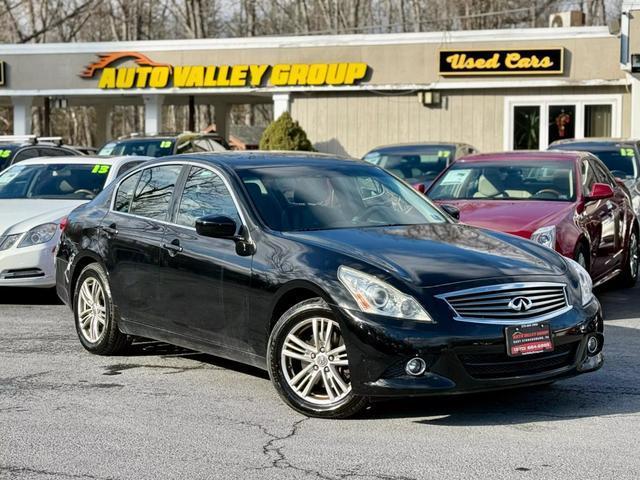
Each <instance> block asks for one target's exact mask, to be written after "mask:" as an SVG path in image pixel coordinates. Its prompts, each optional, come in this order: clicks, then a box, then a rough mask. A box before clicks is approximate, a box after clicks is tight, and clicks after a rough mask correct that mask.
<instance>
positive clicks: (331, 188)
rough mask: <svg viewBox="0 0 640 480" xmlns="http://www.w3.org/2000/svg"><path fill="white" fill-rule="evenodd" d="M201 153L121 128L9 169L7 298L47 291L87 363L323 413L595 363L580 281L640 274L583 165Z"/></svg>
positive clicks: (618, 223)
mask: <svg viewBox="0 0 640 480" xmlns="http://www.w3.org/2000/svg"><path fill="white" fill-rule="evenodd" d="M214 141H215V140H212V138H210V136H199V135H187V136H181V135H177V136H157V137H153V138H140V137H132V138H127V139H121V140H118V141H114V142H110V143H109V144H107V145H105V147H103V148H102V149H101V151H100V155H98V156H86V155H85V156H72V157H64V158H48V159H41V158H39V159H32V160H25V161H20V162H18V163H15V164H13V165H12V166H10V167H9V168H7V169H6V170H5V171H4V172H1V173H0V203H1V202H7V203H6V204H5V205H1V204H0V233H1V234H2V235H1V236H0V286H2V285H31V286H47V285H52V284H55V285H56V288H57V292H58V295H59V296H60V298H61V299H63V301H64V302H65V303H66V304H67V305H68V306H69V307H70V308H71V310H72V312H73V318H74V321H75V327H76V331H77V334H78V338H79V340H80V343H81V344H82V345H83V347H84V348H85V349H86V350H88V351H89V352H92V353H95V354H100V355H110V354H118V353H122V352H124V351H126V349H127V348H128V347H129V345H130V344H131V342H132V340H133V339H134V338H135V337H144V338H151V339H155V340H159V341H164V342H168V343H172V344H176V345H180V346H183V347H185V348H191V349H195V350H199V351H203V352H209V353H212V354H215V355H219V356H222V357H225V358H229V359H232V360H235V361H239V362H243V363H247V364H250V365H254V366H257V367H259V368H264V369H266V370H268V371H269V373H270V377H271V380H272V382H273V384H274V387H275V389H276V390H277V392H278V393H279V394H280V396H281V397H282V398H283V400H284V401H285V402H286V403H287V404H288V405H290V406H291V407H292V408H294V409H296V410H298V411H300V412H302V413H304V414H306V415H311V416H318V417H334V418H341V417H348V416H351V415H354V414H356V413H357V412H359V411H361V410H362V409H363V408H365V407H366V406H367V404H368V403H369V401H370V400H371V399H375V398H379V397H389V396H417V395H421V396H422V395H424V396H429V395H438V394H446V393H466V392H477V391H487V390H496V389H502V388H510V387H516V386H517V387H529V388H532V387H534V386H536V385H541V384H546V383H550V382H554V381H556V380H559V379H562V378H566V377H570V376H574V375H578V374H581V373H585V372H591V371H594V370H597V369H599V368H600V367H601V366H602V365H603V361H604V357H603V353H602V349H603V345H604V336H603V318H602V312H601V309H600V305H599V303H598V300H597V299H596V297H595V296H594V294H593V292H592V289H593V282H594V280H595V282H597V283H600V282H604V281H606V280H608V279H610V278H613V277H617V278H619V279H622V280H623V282H624V283H625V284H626V285H631V284H632V283H634V282H635V281H636V279H637V274H638V255H637V253H638V244H637V242H638V223H637V219H636V216H635V214H634V212H633V200H632V198H631V193H630V190H629V187H628V186H627V184H625V183H624V182H623V181H621V180H617V179H616V178H614V176H613V175H612V174H611V172H609V171H608V169H607V168H606V166H605V165H604V164H603V163H602V162H601V161H600V160H599V159H598V158H596V157H595V156H593V155H591V154H589V153H585V152H575V151H566V152H560V151H553V152H536V153H533V152H526V153H522V152H516V153H502V154H475V153H476V151H475V149H474V148H473V147H471V146H469V145H464V144H455V145H454V144H451V145H448V144H443V143H439V144H430V145H427V146H426V147H427V152H426V153H420V148H422V147H420V146H417V145H412V146H408V145H404V146H402V147H401V150H402V152H400V153H394V152H393V149H391V148H381V149H378V150H377V151H376V152H375V153H374V154H370V155H368V157H367V160H368V163H367V162H359V161H353V160H350V159H340V158H336V157H333V156H330V155H321V154H298V153H290V154H286V153H269V152H243V153H240V152H237V153H230V152H223V151H221V150H217V147H215V146H214V145H213V143H212V142H214ZM205 144H206V145H208V147H206V148H210V149H211V150H213V151H214V152H215V153H206V152H209V151H210V150H206V151H202V152H201V151H199V150H198V149H199V148H203V149H204V147H202V145H205ZM219 145H222V144H219ZM165 151H166V152H165ZM114 153H118V154H120V155H121V156H118V157H113V156H110V155H112V154H114ZM136 153H145V154H146V155H147V156H145V157H136V156H129V154H136ZM165 153H166V155H165ZM176 153H181V154H176ZM122 155H124V156H122ZM151 157H156V158H151ZM157 157H161V158H157ZM371 163H374V164H375V165H371ZM634 172H635V170H634ZM629 180H630V179H629ZM407 182H408V183H407ZM411 186H413V187H414V188H411ZM428 197H431V200H430V199H429V198H428ZM452 217H457V218H459V219H460V220H461V221H458V220H457V219H456V218H452ZM529 240H533V241H529ZM587 269H589V270H590V272H591V275H590V274H589V272H588V271H587Z"/></svg>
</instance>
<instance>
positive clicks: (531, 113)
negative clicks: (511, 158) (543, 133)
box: [513, 105, 540, 150]
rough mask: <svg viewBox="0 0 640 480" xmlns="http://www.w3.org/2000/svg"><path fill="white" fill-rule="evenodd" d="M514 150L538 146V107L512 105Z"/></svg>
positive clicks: (533, 148)
mask: <svg viewBox="0 0 640 480" xmlns="http://www.w3.org/2000/svg"><path fill="white" fill-rule="evenodd" d="M513 148H514V150H537V149H538V148H540V107H537V106H533V105H531V106H528V105H518V106H515V107H513Z"/></svg>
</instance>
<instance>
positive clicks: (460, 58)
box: [440, 48, 564, 76]
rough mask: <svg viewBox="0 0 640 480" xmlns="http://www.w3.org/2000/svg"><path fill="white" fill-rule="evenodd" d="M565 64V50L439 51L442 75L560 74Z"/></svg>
mask: <svg viewBox="0 0 640 480" xmlns="http://www.w3.org/2000/svg"><path fill="white" fill-rule="evenodd" d="M563 63H564V49H563V48H535V49H526V50H523V49H513V50H441V51H440V75H443V76H454V75H460V76H464V75H557V74H561V73H562V72H563V71H564V68H563Z"/></svg>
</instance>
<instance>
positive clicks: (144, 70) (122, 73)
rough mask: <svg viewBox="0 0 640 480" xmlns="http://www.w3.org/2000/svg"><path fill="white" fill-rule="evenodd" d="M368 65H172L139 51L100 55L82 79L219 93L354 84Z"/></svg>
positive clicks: (100, 84) (123, 85)
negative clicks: (216, 90)
mask: <svg viewBox="0 0 640 480" xmlns="http://www.w3.org/2000/svg"><path fill="white" fill-rule="evenodd" d="M368 70H369V68H368V65H367V64H366V63H360V62H354V63H349V62H346V63H344V62H343V63H309V64H307V63H292V64H274V65H268V64H245V65H171V64H168V63H160V62H156V61H154V60H152V59H151V58H149V57H148V56H146V55H143V54H141V53H138V52H115V53H109V54H101V55H99V59H98V60H97V61H95V62H93V63H91V64H89V65H87V66H86V67H85V69H84V70H83V71H82V73H81V74H80V77H82V78H85V79H96V78H97V79H98V88H100V89H125V90H126V89H134V88H135V89H145V88H217V87H253V88H258V87H266V86H296V85H298V86H320V85H332V86H339V85H354V84H357V83H359V82H360V81H361V80H362V79H364V78H365V76H366V75H367V72H368Z"/></svg>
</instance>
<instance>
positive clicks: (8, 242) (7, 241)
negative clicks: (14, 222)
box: [0, 233, 22, 252]
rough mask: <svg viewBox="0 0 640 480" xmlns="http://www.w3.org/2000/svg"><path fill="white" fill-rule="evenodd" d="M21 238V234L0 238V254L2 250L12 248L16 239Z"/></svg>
mask: <svg viewBox="0 0 640 480" xmlns="http://www.w3.org/2000/svg"><path fill="white" fill-rule="evenodd" d="M20 236H22V234H21V233H18V234H16V235H7V236H6V237H0V252H1V251H3V250H9V249H10V248H11V247H13V246H14V245H15V244H16V242H17V241H18V239H19V238H20Z"/></svg>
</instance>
